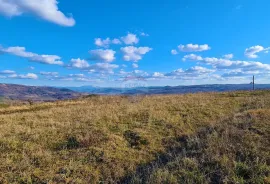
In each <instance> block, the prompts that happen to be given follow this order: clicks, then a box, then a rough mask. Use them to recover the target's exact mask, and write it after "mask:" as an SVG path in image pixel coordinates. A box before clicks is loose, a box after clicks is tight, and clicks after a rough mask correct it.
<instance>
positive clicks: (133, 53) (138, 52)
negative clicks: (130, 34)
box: [121, 46, 152, 61]
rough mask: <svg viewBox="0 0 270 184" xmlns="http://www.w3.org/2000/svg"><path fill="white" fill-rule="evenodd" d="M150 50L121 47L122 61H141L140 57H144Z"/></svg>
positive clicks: (148, 48)
mask: <svg viewBox="0 0 270 184" xmlns="http://www.w3.org/2000/svg"><path fill="white" fill-rule="evenodd" d="M151 50H152V48H150V47H134V46H128V47H122V48H121V51H122V52H123V54H124V56H123V59H124V60H125V61H139V60H141V59H142V56H143V55H145V54H146V53H147V52H149V51H151Z"/></svg>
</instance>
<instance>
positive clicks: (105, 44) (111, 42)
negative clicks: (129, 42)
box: [95, 38, 121, 48]
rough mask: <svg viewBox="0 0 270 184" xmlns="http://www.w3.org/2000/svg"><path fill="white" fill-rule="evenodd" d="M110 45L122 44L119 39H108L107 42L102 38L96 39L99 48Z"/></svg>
mask: <svg viewBox="0 0 270 184" xmlns="http://www.w3.org/2000/svg"><path fill="white" fill-rule="evenodd" d="M110 44H115V45H118V44H121V41H120V40H119V39H117V38H114V39H113V40H111V39H110V38H106V39H105V40H102V39H101V38H96V39H95V45H96V46H98V47H105V48H107V47H109V46H110Z"/></svg>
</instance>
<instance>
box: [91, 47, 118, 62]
mask: <svg viewBox="0 0 270 184" xmlns="http://www.w3.org/2000/svg"><path fill="white" fill-rule="evenodd" d="M89 53H90V54H91V59H92V60H97V61H105V62H112V61H113V60H115V57H114V55H115V53H116V52H115V51H113V50H111V49H106V50H103V49H97V50H91V51H89Z"/></svg>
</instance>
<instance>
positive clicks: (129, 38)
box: [121, 33, 139, 45]
mask: <svg viewBox="0 0 270 184" xmlns="http://www.w3.org/2000/svg"><path fill="white" fill-rule="evenodd" d="M121 40H122V41H123V42H124V43H125V44H126V45H133V44H137V43H139V38H138V37H137V35H135V34H132V33H128V34H127V35H126V36H124V37H122V38H121Z"/></svg>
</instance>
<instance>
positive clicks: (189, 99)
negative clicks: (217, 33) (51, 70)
mask: <svg viewBox="0 0 270 184" xmlns="http://www.w3.org/2000/svg"><path fill="white" fill-rule="evenodd" d="M0 127H1V128H0V183H155V184H156V183H160V184H161V183H226V182H227V183H269V182H270V176H269V174H270V154H269V153H270V142H269V140H270V132H269V130H270V91H255V92H230V93H204V94H202V93H199V94H186V95H155V96H144V97H142V96H139V97H126V96H90V97H88V98H81V99H78V100H68V101H58V102H54V103H42V104H35V105H32V106H30V105H23V106H10V107H5V108H0Z"/></svg>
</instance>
